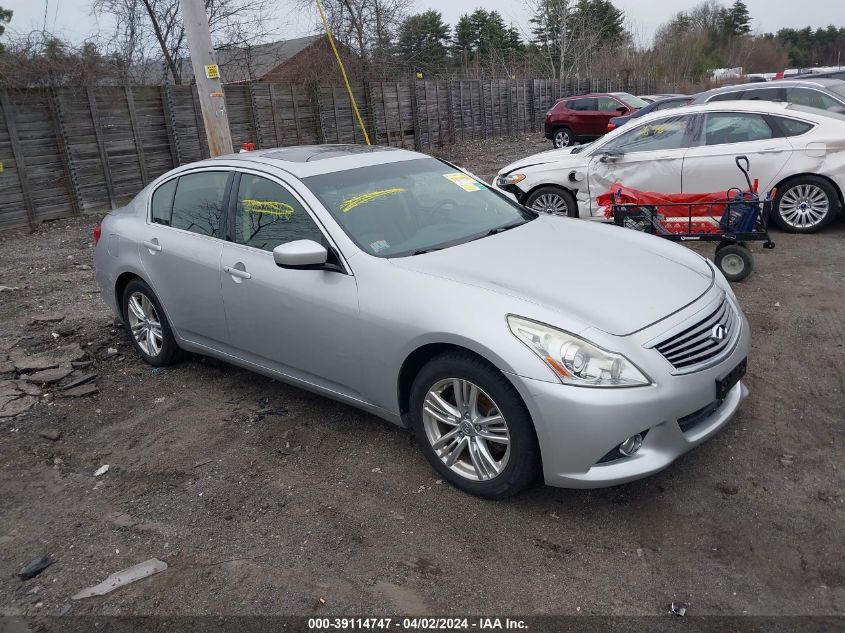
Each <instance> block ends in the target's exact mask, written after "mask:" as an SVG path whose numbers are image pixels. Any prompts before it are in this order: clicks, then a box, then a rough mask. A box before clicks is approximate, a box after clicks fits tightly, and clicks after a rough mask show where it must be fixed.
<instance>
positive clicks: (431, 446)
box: [410, 352, 540, 499]
mask: <svg viewBox="0 0 845 633" xmlns="http://www.w3.org/2000/svg"><path fill="white" fill-rule="evenodd" d="M410 405H411V422H412V426H413V430H414V434H415V436H416V439H417V442H418V444H419V445H420V447H421V449H422V451H423V453H424V454H425V456H426V458H427V459H428V460H429V462H430V463H431V464H432V466H433V467H434V468H435V470H437V471H438V472H439V473H440V474H441V475H442V476H443V477H444V478H445V479H447V480H448V481H449V482H451V483H452V484H453V485H455V486H456V487H458V488H460V489H461V490H464V491H466V492H469V493H471V494H474V495H478V496H481V497H487V498H490V499H501V498H504V497H508V496H511V495H513V494H516V493H517V492H519V491H520V490H522V489H523V488H525V486H527V485H528V484H529V483H531V481H532V480H533V479H534V478H535V476H536V475H537V473H538V470H539V463H540V457H539V448H538V446H537V438H536V436H535V433H534V426H533V424H532V422H531V416H530V415H529V413H528V410H527V409H526V407H525V404H524V403H523V402H522V399H521V398H520V397H519V394H518V393H517V392H516V390H515V389H514V387H513V385H511V384H510V382H508V380H507V378H505V376H504V375H503V374H502V372H500V371H498V370H497V369H495V368H494V367H492V366H490V365H489V364H488V363H486V362H485V361H484V360H482V359H480V358H478V357H476V356H473V355H471V354H468V353H462V352H454V353H447V354H443V355H441V356H438V357H436V358H434V359H433V360H431V361H430V362H429V363H428V364H427V365H426V366H425V367H423V368H422V370H421V371H420V373H419V374H418V375H417V377H416V378H415V380H414V383H413V386H412V387H411V398H410Z"/></svg>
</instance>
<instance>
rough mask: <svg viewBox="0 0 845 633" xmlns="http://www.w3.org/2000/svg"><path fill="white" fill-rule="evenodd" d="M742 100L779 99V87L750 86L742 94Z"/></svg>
mask: <svg viewBox="0 0 845 633" xmlns="http://www.w3.org/2000/svg"><path fill="white" fill-rule="evenodd" d="M742 98H743V100H744V101H780V100H781V99H782V97H781V90H780V88H752V89H750V90H746V91H745V93H744V94H743V95H742Z"/></svg>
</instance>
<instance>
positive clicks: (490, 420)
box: [422, 378, 511, 481]
mask: <svg viewBox="0 0 845 633" xmlns="http://www.w3.org/2000/svg"><path fill="white" fill-rule="evenodd" d="M422 417H423V427H424V428H425V434H426V437H427V438H428V441H429V442H430V444H431V447H432V448H433V449H434V452H435V453H436V454H437V456H438V457H439V458H440V459H441V460H442V461H443V463H444V464H445V465H446V466H447V467H448V468H449V469H450V470H451V471H452V472H454V473H456V474H458V475H460V476H461V477H464V478H465V479H469V480H472V481H489V480H491V479H493V478H495V477H497V476H498V475H500V474H501V473H502V471H503V470H504V468H505V466H506V465H507V463H508V459H509V458H510V452H511V449H510V441H511V440H510V433H509V431H508V424H507V422H506V421H505V417H504V415H502V412H501V410H500V409H499V407H498V406H497V405H496V403H495V402H494V401H493V399H492V398H491V397H490V396H489V395H487V394H486V393H485V392H484V391H483V390H482V389H480V388H479V387H478V385H475V384H473V383H472V382H470V381H468V380H464V379H462V378H446V379H444V380H440V381H439V382H437V383H435V384H434V385H433V386H432V387H431V389H429V390H428V393H427V394H426V396H425V401H424V402H423V412H422Z"/></svg>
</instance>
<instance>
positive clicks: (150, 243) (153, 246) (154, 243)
mask: <svg viewBox="0 0 845 633" xmlns="http://www.w3.org/2000/svg"><path fill="white" fill-rule="evenodd" d="M142 243H143V245H144V246H145V247H147V248H148V249H150V251H153V252H156V253H160V252H161V244H159V243H158V239H157V238H155V237H154V238H153V239H151V240H144V241H143V242H142Z"/></svg>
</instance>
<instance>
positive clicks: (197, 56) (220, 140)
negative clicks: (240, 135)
mask: <svg viewBox="0 0 845 633" xmlns="http://www.w3.org/2000/svg"><path fill="white" fill-rule="evenodd" d="M179 4H180V5H181V7H182V20H183V21H184V23H185V33H186V35H187V36H188V48H189V49H190V51H191V66H192V67H193V69H194V77H195V78H196V82H197V93H198V94H199V99H200V108H201V110H202V120H203V123H204V124H205V135H206V138H207V139H208V151H209V153H210V154H211V156H221V155H223V154H231V153H232V152H233V150H232V134H231V132H230V131H229V116H228V114H227V113H226V99H225V97H224V96H223V81H222V79H221V78H220V69H219V67H218V66H217V62H216V61H215V60H214V48H213V47H212V45H211V31H210V30H209V28H208V16H207V15H206V14H205V4H204V2H203V0H179Z"/></svg>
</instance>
